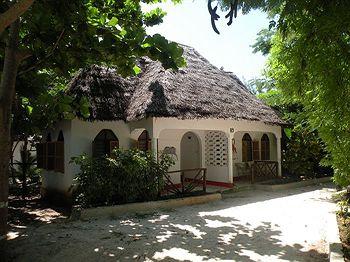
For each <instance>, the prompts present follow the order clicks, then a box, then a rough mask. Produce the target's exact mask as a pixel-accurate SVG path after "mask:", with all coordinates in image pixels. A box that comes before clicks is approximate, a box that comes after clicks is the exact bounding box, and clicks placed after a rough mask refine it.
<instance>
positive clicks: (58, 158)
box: [55, 141, 64, 173]
mask: <svg viewBox="0 0 350 262" xmlns="http://www.w3.org/2000/svg"><path fill="white" fill-rule="evenodd" d="M55 171H56V172H61V173H64V142H61V141H57V142H55Z"/></svg>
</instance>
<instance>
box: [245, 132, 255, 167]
mask: <svg viewBox="0 0 350 262" xmlns="http://www.w3.org/2000/svg"><path fill="white" fill-rule="evenodd" d="M250 161H253V143H252V138H251V136H250V135H249V134H248V133H245V134H244V135H243V137H242V162H250Z"/></svg>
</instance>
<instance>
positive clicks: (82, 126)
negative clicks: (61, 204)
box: [43, 119, 131, 191]
mask: <svg viewBox="0 0 350 262" xmlns="http://www.w3.org/2000/svg"><path fill="white" fill-rule="evenodd" d="M102 129H110V130H112V131H113V132H114V134H115V135H116V136H117V137H118V140H119V146H120V148H125V149H127V148H129V146H130V144H131V139H130V138H129V136H130V129H129V125H128V124H126V123H125V122H124V121H113V122H112V121H95V122H88V121H82V120H79V119H74V120H72V121H63V122H60V123H58V124H57V125H56V128H55V129H54V130H51V131H50V133H51V138H52V141H56V140H57V137H58V133H59V131H60V130H62V131H63V136H64V152H65V159H64V161H65V173H64V174H62V173H56V172H54V171H47V170H44V171H43V187H44V188H46V189H56V190H59V191H67V190H68V189H69V187H70V186H71V184H72V180H73V178H74V176H75V175H76V174H77V173H78V172H79V167H78V166H77V165H75V164H73V163H69V162H70V160H71V158H72V157H75V156H79V155H81V154H83V153H86V154H88V155H89V156H91V155H92V141H93V140H94V138H95V137H96V135H97V134H98V133H99V132H100V131H101V130H102Z"/></svg>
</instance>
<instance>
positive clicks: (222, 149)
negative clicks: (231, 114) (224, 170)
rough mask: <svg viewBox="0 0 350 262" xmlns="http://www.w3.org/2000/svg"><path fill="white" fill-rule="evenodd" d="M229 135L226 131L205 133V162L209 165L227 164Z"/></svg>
mask: <svg viewBox="0 0 350 262" xmlns="http://www.w3.org/2000/svg"><path fill="white" fill-rule="evenodd" d="M227 153H228V152H227V137H226V135H225V133H224V132H220V131H207V132H206V134H205V163H206V165H207V166H227V158H228V156H227Z"/></svg>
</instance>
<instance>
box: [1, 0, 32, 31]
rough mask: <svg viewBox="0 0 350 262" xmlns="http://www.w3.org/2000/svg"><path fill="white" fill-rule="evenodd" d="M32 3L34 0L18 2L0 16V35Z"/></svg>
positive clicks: (20, 0)
mask: <svg viewBox="0 0 350 262" xmlns="http://www.w3.org/2000/svg"><path fill="white" fill-rule="evenodd" d="M33 3H34V0H19V1H18V2H17V3H15V4H14V5H12V6H11V7H10V8H9V9H8V10H7V11H6V12H5V13H2V14H1V15H0V34H1V33H2V32H3V31H4V30H5V29H6V28H7V27H8V26H9V25H11V24H12V23H13V22H15V21H16V20H17V19H18V18H19V17H20V16H21V15H23V14H24V13H25V12H26V11H27V10H28V9H29V7H31V5H32V4H33Z"/></svg>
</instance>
